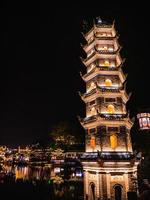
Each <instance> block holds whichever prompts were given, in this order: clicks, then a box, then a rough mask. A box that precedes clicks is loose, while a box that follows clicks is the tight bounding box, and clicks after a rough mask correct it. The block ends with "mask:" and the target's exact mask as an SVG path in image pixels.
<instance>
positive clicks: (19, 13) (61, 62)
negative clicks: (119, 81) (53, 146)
mask: <svg viewBox="0 0 150 200" xmlns="http://www.w3.org/2000/svg"><path fill="white" fill-rule="evenodd" d="M41 2H42V1H41ZM96 16H100V17H101V18H102V19H103V20H105V21H108V22H112V21H113V19H115V21H116V29H117V31H118V33H119V35H120V38H119V43H120V45H121V46H122V50H121V52H120V53H121V55H122V58H126V62H125V65H124V68H123V70H124V72H125V73H128V77H127V92H132V96H131V98H130V101H129V102H128V104H127V109H130V112H131V117H132V116H134V115H135V113H136V112H137V109H138V108H141V107H143V106H145V107H150V95H149V86H150V84H149V82H150V75H149V68H150V64H149V56H150V30H149V26H150V20H149V12H148V9H146V5H145V6H141V5H137V4H136V5H134V7H131V6H129V5H128V6H127V5H119V4H108V5H105V4H104V3H102V2H100V1H98V3H97V4H95V7H94V6H91V5H89V6H88V5H87V4H86V5H84V6H81V5H77V4H76V5H72V6H71V5H70V6H65V5H64V6H61V5H59V6H57V5H56V6H54V5H53V6H52V5H49V4H47V5H46V4H44V3H40V4H34V5H31V4H27V5H24V4H23V3H22V4H19V5H18V4H16V5H15V4H14V2H13V3H12V4H7V5H5V6H4V9H3V12H2V21H3V22H2V24H1V33H2V37H1V39H2V43H1V49H2V51H3V53H2V54H1V66H0V67H1V68H0V69H1V72H0V91H1V92H0V144H9V145H12V146H13V145H19V144H29V143H32V142H34V141H35V140H36V139H39V138H44V137H47V136H48V133H49V131H50V129H51V127H52V126H53V125H54V124H57V123H58V122H59V121H64V120H66V121H69V122H70V123H71V125H72V126H73V127H80V125H79V123H78V121H77V117H76V116H77V115H80V116H84V114H85V113H84V112H85V105H84V103H83V102H82V101H81V100H80V97H79V95H78V91H81V92H84V89H85V85H84V82H83V81H82V79H81V77H80V75H79V72H80V71H82V72H85V67H84V66H83V64H82V63H81V60H80V56H84V52H83V51H82V48H81V45H80V44H81V43H84V39H83V37H82V34H81V32H82V31H83V28H82V27H83V26H82V24H83V20H86V21H87V22H89V23H91V22H92V20H93V18H94V17H96ZM77 134H79V133H77Z"/></svg>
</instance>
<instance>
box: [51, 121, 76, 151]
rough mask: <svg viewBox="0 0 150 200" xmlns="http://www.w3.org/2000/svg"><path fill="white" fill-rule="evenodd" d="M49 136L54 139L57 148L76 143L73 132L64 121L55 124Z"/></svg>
mask: <svg viewBox="0 0 150 200" xmlns="http://www.w3.org/2000/svg"><path fill="white" fill-rule="evenodd" d="M50 137H51V138H53V140H54V141H55V145H56V147H57V148H58V147H60V148H66V147H67V146H68V145H69V146H70V145H73V144H75V143H76V138H75V133H74V131H73V130H72V128H71V126H70V124H69V123H68V122H66V121H62V122H60V123H58V124H57V125H55V126H54V127H53V128H52V130H51V133H50Z"/></svg>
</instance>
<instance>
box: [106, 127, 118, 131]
mask: <svg viewBox="0 0 150 200" xmlns="http://www.w3.org/2000/svg"><path fill="white" fill-rule="evenodd" d="M112 131H113V132H118V127H108V132H112Z"/></svg>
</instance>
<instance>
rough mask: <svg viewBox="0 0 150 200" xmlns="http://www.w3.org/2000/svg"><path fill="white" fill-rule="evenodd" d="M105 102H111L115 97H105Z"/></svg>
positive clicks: (114, 100)
mask: <svg viewBox="0 0 150 200" xmlns="http://www.w3.org/2000/svg"><path fill="white" fill-rule="evenodd" d="M105 102H106V103H108V102H111V103H112V102H113V103H115V102H116V99H115V98H105Z"/></svg>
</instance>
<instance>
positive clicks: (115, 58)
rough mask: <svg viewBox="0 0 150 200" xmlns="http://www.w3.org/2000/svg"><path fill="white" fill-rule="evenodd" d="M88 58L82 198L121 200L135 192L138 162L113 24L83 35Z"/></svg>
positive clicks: (98, 24) (100, 23) (96, 25)
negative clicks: (133, 147)
mask: <svg viewBox="0 0 150 200" xmlns="http://www.w3.org/2000/svg"><path fill="white" fill-rule="evenodd" d="M84 37H85V39H86V41H87V43H86V45H84V46H83V49H84V51H85V52H86V55H87V57H86V58H85V59H82V62H83V64H84V65H85V66H86V69H87V70H86V74H84V75H81V76H82V78H83V80H84V81H85V83H86V92H85V93H84V94H80V95H81V98H82V100H83V101H84V102H85V104H86V117H85V118H84V119H80V122H81V124H82V126H83V127H84V129H85V132H86V136H85V140H86V141H85V145H86V147H85V153H84V154H83V156H82V158H81V159H82V164H83V170H84V194H85V199H88V200H104V199H110V200H125V199H127V193H128V192H129V191H135V190H136V187H135V186H136V184H135V181H133V180H136V176H137V165H138V161H137V160H136V159H135V157H134V155H133V150H132V142H131V137H130V129H131V127H132V125H133V122H132V121H131V120H130V119H129V113H128V112H127V111H126V103H127V101H128V100H129V96H130V95H128V94H127V93H126V91H125V83H126V75H125V74H124V73H123V70H122V66H123V64H124V60H123V59H122V58H121V56H120V49H121V46H120V45H119V42H118V34H117V32H116V30H115V26H114V23H111V24H109V23H106V22H104V21H102V20H101V18H97V21H96V22H95V23H94V25H93V27H92V28H91V30H90V31H89V32H88V33H86V34H84Z"/></svg>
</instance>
